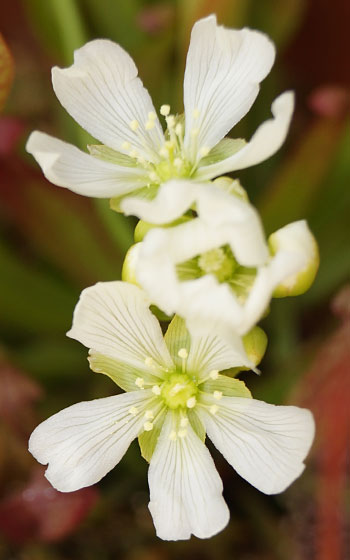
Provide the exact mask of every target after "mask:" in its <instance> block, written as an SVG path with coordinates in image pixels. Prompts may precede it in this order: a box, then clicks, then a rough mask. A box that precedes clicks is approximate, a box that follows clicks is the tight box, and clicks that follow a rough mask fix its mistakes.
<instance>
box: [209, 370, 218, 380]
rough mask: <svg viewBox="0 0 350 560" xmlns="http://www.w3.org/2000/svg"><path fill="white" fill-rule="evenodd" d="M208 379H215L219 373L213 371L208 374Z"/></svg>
mask: <svg viewBox="0 0 350 560" xmlns="http://www.w3.org/2000/svg"><path fill="white" fill-rule="evenodd" d="M209 377H210V379H214V381H215V379H217V378H218V377H219V371H218V370H217V369H213V370H212V371H211V372H210V373H209Z"/></svg>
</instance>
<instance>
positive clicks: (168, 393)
mask: <svg viewBox="0 0 350 560" xmlns="http://www.w3.org/2000/svg"><path fill="white" fill-rule="evenodd" d="M197 392H198V388H197V385H196V383H195V382H194V381H193V379H192V378H191V377H190V376H189V375H187V374H186V373H173V374H171V375H170V377H169V378H168V379H167V380H166V381H165V382H164V384H163V387H162V392H161V396H162V398H163V400H164V402H165V404H166V405H167V406H168V407H169V408H172V409H174V408H178V407H184V408H185V407H186V403H187V401H188V399H190V398H191V397H195V396H196V395H197Z"/></svg>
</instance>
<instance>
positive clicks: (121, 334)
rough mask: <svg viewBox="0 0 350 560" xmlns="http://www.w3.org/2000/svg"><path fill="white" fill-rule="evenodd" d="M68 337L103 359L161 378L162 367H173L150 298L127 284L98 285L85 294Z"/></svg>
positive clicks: (101, 283)
mask: <svg viewBox="0 0 350 560" xmlns="http://www.w3.org/2000/svg"><path fill="white" fill-rule="evenodd" d="M67 335H68V336H69V337H71V338H75V339H76V340H79V342H81V343H82V344H84V345H85V346H87V347H88V348H91V349H93V350H95V351H97V352H99V353H100V354H103V355H104V356H109V357H111V358H115V359H117V360H118V361H119V362H125V363H126V364H129V365H131V366H135V367H137V368H139V369H140V370H141V371H142V370H144V371H146V372H149V373H151V374H154V375H157V376H158V377H162V376H163V374H162V370H161V368H162V367H172V365H173V363H172V360H171V358H170V355H169V352H168V349H167V347H166V344H165V342H164V339H163V336H162V331H161V329H160V325H159V322H158V321H157V319H156V318H155V316H154V315H153V314H152V313H151V311H150V310H149V301H148V299H147V297H146V296H145V294H144V293H143V292H142V290H140V288H138V287H137V286H133V285H132V284H128V283H126V282H99V283H98V284H96V285H95V286H91V287H90V288H86V289H85V290H83V291H82V293H81V296H80V300H79V302H78V304H77V306H76V308H75V311H74V316H73V325H72V328H71V330H70V331H69V332H68V333H67ZM146 358H148V359H151V360H152V361H153V364H154V368H153V367H152V364H151V365H149V366H146V363H145V360H146ZM157 366H160V368H157Z"/></svg>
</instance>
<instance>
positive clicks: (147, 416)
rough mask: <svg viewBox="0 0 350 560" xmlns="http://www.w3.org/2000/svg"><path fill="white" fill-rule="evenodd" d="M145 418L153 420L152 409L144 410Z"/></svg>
mask: <svg viewBox="0 0 350 560" xmlns="http://www.w3.org/2000/svg"><path fill="white" fill-rule="evenodd" d="M145 418H147V420H153V418H154V414H153V410H146V412H145Z"/></svg>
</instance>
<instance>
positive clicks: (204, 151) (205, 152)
mask: <svg viewBox="0 0 350 560" xmlns="http://www.w3.org/2000/svg"><path fill="white" fill-rule="evenodd" d="M209 152H210V148H208V146H203V147H202V148H201V149H200V150H199V153H200V155H201V156H202V157H205V156H207V155H208V154H209Z"/></svg>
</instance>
